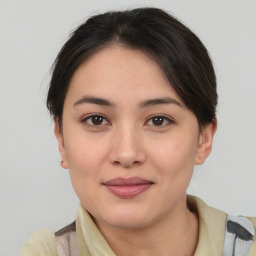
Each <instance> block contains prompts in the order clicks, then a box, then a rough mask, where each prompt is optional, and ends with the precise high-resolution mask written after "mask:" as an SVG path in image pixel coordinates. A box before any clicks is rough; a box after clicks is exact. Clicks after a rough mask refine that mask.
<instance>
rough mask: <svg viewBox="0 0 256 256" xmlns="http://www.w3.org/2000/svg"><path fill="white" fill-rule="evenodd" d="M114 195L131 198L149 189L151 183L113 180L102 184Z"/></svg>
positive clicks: (133, 179)
mask: <svg viewBox="0 0 256 256" xmlns="http://www.w3.org/2000/svg"><path fill="white" fill-rule="evenodd" d="M103 184H104V185H105V186H106V188H107V189H108V190H109V191H110V192H112V193H113V194H114V195H116V196H118V197H121V198H131V197H134V196H137V195H139V194H141V193H142V192H144V191H145V190H147V189H149V188H150V187H151V185H152V184H153V182H151V181H148V180H145V179H142V178H139V177H132V178H128V179H126V178H115V179H112V180H109V181H107V182H105V183H103Z"/></svg>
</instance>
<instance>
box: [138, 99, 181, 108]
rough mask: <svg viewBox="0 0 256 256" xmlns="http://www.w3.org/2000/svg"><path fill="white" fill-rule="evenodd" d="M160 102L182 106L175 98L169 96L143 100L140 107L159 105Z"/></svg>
mask: <svg viewBox="0 0 256 256" xmlns="http://www.w3.org/2000/svg"><path fill="white" fill-rule="evenodd" d="M161 104H175V105H177V106H179V107H182V105H181V103H179V102H178V101H177V100H175V99H173V98H169V97H165V98H157V99H150V100H145V101H143V102H141V103H140V107H141V108H144V107H149V106H155V105H161Z"/></svg>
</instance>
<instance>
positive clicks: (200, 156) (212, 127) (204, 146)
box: [195, 120, 217, 165]
mask: <svg viewBox="0 0 256 256" xmlns="http://www.w3.org/2000/svg"><path fill="white" fill-rule="evenodd" d="M216 129H217V120H214V121H213V122H211V123H210V124H208V125H207V126H206V127H204V128H203V130H202V132H201V134H200V137H199V141H198V147H197V153H196V157H195V164H197V165H200V164H203V163H204V161H205V160H206V158H207V157H208V156H209V155H210V153H211V150H212V142H213V137H214V134H215V132H216Z"/></svg>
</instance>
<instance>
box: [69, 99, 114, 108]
mask: <svg viewBox="0 0 256 256" xmlns="http://www.w3.org/2000/svg"><path fill="white" fill-rule="evenodd" d="M83 103H92V104H96V105H101V106H108V107H113V106H115V104H114V103H113V102H111V101H109V100H106V99H102V98H98V97H90V96H84V97H82V98H81V99H80V100H78V101H76V102H75V103H74V104H73V105H74V106H78V105H81V104H83Z"/></svg>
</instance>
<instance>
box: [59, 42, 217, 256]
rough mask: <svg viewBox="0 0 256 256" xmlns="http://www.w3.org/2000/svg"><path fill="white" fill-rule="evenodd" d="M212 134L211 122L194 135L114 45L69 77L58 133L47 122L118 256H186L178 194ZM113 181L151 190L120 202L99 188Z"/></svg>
mask: <svg viewBox="0 0 256 256" xmlns="http://www.w3.org/2000/svg"><path fill="white" fill-rule="evenodd" d="M92 97H93V100H92ZM88 98H89V100H88ZM95 98H97V99H101V100H97V101H96V100H95ZM166 98H168V99H169V100H168V102H166ZM102 99H103V100H102ZM152 99H154V101H149V100H152ZM155 99H162V100H161V101H159V100H155ZM163 99H164V100H163ZM170 99H171V100H170ZM104 100H106V101H108V104H109V105H105V103H106V101H104ZM145 102H147V103H145ZM103 103H104V104H103ZM90 115H94V117H93V118H92V117H90ZM95 115H97V116H98V117H95ZM156 115H157V116H158V118H156V119H154V120H153V116H156ZM159 116H161V117H159ZM97 118H98V120H97ZM161 118H162V119H161ZM95 120H96V121H97V122H95ZM95 124H96V125H95ZM215 130H216V123H215V122H213V123H211V124H209V125H207V126H206V127H205V128H204V129H203V131H202V132H201V133H200V132H199V126H198V122H197V119H196V116H195V115H194V114H193V113H192V112H191V111H190V110H188V109H187V108H186V107H185V106H184V104H183V102H182V101H181V100H180V98H179V97H178V95H177V94H176V93H175V91H174V90H173V88H172V87H171V85H170V84H169V82H168V80H167V79H166V77H165V76H164V74H163V72H162V71H161V69H160V68H159V67H158V65H157V64H156V63H155V62H154V61H152V60H151V59H150V58H149V57H148V56H147V55H145V54H144V53H142V52H140V51H137V50H131V49H128V48H125V47H123V46H118V45H114V46H111V47H108V48H105V49H103V50H101V51H99V52H98V53H96V54H94V55H93V56H91V57H90V58H89V59H88V60H86V61H85V62H84V63H83V64H82V65H81V66H80V67H79V68H78V69H77V70H76V72H75V73H74V75H73V78H72V80H71V83H70V87H69V90H68V93H67V96H66V99H65V102H64V109H63V121H62V130H61V131H60V129H59V127H58V120H57V119H56V120H55V134H56V137H57V139H58V143H59V151H60V155H61V159H62V166H63V167H64V168H67V169H69V170H70V177H71V181H72V184H73V187H74V190H75V192H76V193H77V195H78V197H79V199H80V201H81V204H82V205H83V207H84V208H85V209H86V210H87V211H88V212H89V213H90V214H91V215H92V216H93V218H94V221H95V223H96V224H97V226H98V227H99V229H100V230H101V232H102V234H103V235H104V237H105V238H106V240H107V241H108V243H109V244H110V246H111V248H112V249H113V251H114V252H115V253H116V254H117V255H119V256H123V255H193V252H194V251H195V248H196V244H197V239H198V220H197V217H196V216H195V215H194V214H193V213H192V212H190V211H189V209H188V208H187V203H186V189H187V187H188V185H189V182H190V179H191V176H192V173H193V168H194V165H195V164H202V163H203V162H204V160H205V159H206V158H207V156H208V155H209V153H210V151H211V146H212V139H213V136H214V133H215ZM117 177H122V178H129V177H140V178H143V179H146V180H148V181H150V182H152V185H151V186H150V188H149V189H147V190H146V191H144V192H143V193H141V194H139V195H137V196H135V197H132V198H125V199H124V198H120V197H118V196H116V195H114V194H113V193H111V192H110V191H109V190H108V189H107V188H106V186H105V185H104V183H105V182H107V181H109V180H111V179H114V178H117ZM184 242H185V244H186V246H185V247H184Z"/></svg>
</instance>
